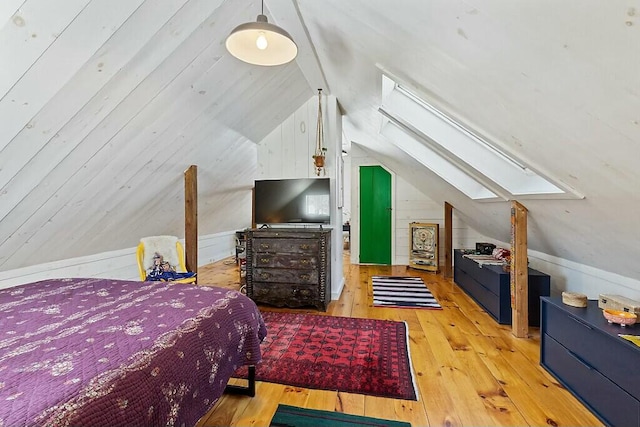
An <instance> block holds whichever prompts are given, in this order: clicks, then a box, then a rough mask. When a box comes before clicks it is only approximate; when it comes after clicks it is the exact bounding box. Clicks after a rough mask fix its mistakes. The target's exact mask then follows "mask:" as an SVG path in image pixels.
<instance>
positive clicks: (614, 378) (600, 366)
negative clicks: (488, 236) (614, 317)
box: [540, 297, 640, 427]
mask: <svg viewBox="0 0 640 427" xmlns="http://www.w3.org/2000/svg"><path fill="white" fill-rule="evenodd" d="M541 318H542V325H541V329H540V364H541V365H542V366H543V367H544V368H545V369H546V370H547V371H549V372H550V373H551V374H552V375H553V376H554V377H555V378H556V379H557V380H558V381H560V383H562V385H564V386H565V387H566V388H567V389H568V390H569V391H570V392H571V393H573V395H574V396H576V397H577V398H578V399H579V400H580V401H581V402H582V403H584V405H585V406H586V407H587V408H589V409H590V410H591V411H592V412H593V413H594V414H595V415H596V416H597V417H598V418H600V420H602V422H604V423H605V424H607V425H611V426H623V427H637V426H640V347H638V346H636V345H635V344H633V343H631V342H629V341H627V340H624V339H622V338H620V337H618V334H620V333H622V334H631V335H640V326H639V325H634V326H630V327H626V328H622V327H621V326H619V325H615V324H609V323H608V322H607V320H606V319H605V318H604V317H603V316H602V310H601V309H599V308H598V302H597V301H596V300H590V301H589V302H588V305H587V307H586V308H577V307H571V306H568V305H565V304H563V303H562V300H561V298H559V297H554V298H542V305H541Z"/></svg>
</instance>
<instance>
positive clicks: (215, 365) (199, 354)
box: [0, 279, 266, 427]
mask: <svg viewBox="0 0 640 427" xmlns="http://www.w3.org/2000/svg"><path fill="white" fill-rule="evenodd" d="M265 335H266V329H265V325H264V321H263V320H262V316H261V315H260V312H259V311H258V309H257V307H256V305H255V304H254V303H253V301H251V300H250V299H249V298H247V297H246V296H244V295H242V294H240V293H239V292H236V291H231V290H227V289H222V288H217V287H207V286H196V285H183V284H170V283H162V282H133V281H120V280H106V279H52V280H44V281H41V282H36V283H30V284H27V285H22V286H17V287H13V288H8V289H3V290H0V427H14V426H38V425H42V426H142V425H144V426H193V425H195V424H196V423H197V421H198V419H199V418H201V417H202V416H203V415H204V414H205V413H206V412H207V411H208V410H209V409H210V408H211V407H212V406H213V405H214V404H215V403H216V401H217V399H218V398H219V397H220V396H221V395H222V393H223V390H224V388H225V386H226V383H227V381H228V379H229V378H230V376H231V374H232V373H233V372H234V371H235V370H236V368H238V367H239V366H241V365H245V364H254V363H257V362H258V361H259V360H260V358H261V354H260V342H261V341H262V339H263V338H264V336H265Z"/></svg>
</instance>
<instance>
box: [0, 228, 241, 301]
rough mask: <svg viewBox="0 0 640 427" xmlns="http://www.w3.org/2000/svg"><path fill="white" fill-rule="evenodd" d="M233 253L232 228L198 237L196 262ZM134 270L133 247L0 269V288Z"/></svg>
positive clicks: (129, 276)
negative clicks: (10, 268) (0, 270)
mask: <svg viewBox="0 0 640 427" xmlns="http://www.w3.org/2000/svg"><path fill="white" fill-rule="evenodd" d="M183 243H184V241H183ZM233 254H235V232H233V231H229V232H224V233H217V234H210V235H208V236H201V237H200V238H199V239H198V265H199V266H200V265H205V264H210V263H212V262H215V261H219V260H221V259H223V258H227V257H229V256H231V255H233ZM138 274H139V273H138V264H137V261H136V248H135V247H133V248H127V249H120V250H117V251H110V252H102V253H99V254H94V255H88V256H84V257H78V258H70V259H65V260H61V261H54V262H49V263H46V264H38V265H32V266H29V267H24V268H19V269H15V270H8V271H2V272H0V289H4V288H9V287H11V286H17V285H21V284H24V283H31V282H37V281H40V280H45V279H59V278H64V277H99V278H105V279H119V280H140V277H139V276H138Z"/></svg>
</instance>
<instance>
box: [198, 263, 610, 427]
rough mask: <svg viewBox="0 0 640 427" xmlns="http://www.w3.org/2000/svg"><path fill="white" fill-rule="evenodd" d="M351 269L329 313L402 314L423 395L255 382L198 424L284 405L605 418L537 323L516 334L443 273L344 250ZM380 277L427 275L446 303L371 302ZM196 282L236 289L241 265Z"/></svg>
mask: <svg viewBox="0 0 640 427" xmlns="http://www.w3.org/2000/svg"><path fill="white" fill-rule="evenodd" d="M345 255H347V254H345ZM344 271H345V280H346V285H345V288H344V290H343V292H342V295H341V296H340V299H339V300H338V301H332V302H331V304H330V305H329V308H328V310H327V312H326V313H325V314H328V315H334V316H350V317H364V318H371V319H388V320H396V321H405V322H406V323H407V325H408V328H409V339H410V348H411V360H412V363H413V369H414V374H415V377H416V383H417V387H418V394H419V401H417V402H416V401H407V400H398V399H386V398H380V397H373V396H364V395H358V394H349V393H339V392H334V391H323V390H311V389H303V388H297V387H290V386H285V385H280V384H273V383H266V382H258V383H257V386H256V396H255V397H253V398H250V397H243V396H232V395H223V397H222V398H221V399H220V400H219V401H218V403H217V404H216V406H215V407H214V408H213V409H212V410H211V411H210V412H209V413H208V414H207V415H206V416H205V417H203V418H202V419H201V420H200V422H199V424H198V427H210V426H268V425H269V421H270V420H271V417H272V416H273V414H274V412H275V410H276V407H277V406H278V404H279V403H283V404H288V405H294V406H300V407H304V408H311V409H322V410H330V411H340V412H345V413H348V414H355V415H365V416H370V417H377V418H386V419H393V420H400V421H407V422H410V423H411V424H412V425H413V426H526V425H531V426H546V425H550V426H601V425H602V423H601V422H600V421H598V419H597V418H595V416H593V415H592V414H591V413H590V412H589V411H588V410H587V409H585V407H584V406H583V405H582V404H581V403H579V402H578V401H577V400H576V399H575V398H574V397H573V396H572V395H571V394H570V393H569V392H567V391H566V390H565V389H564V388H563V387H562V386H561V385H560V384H559V383H558V382H557V381H556V380H555V379H553V378H552V377H551V376H550V375H549V374H548V373H547V372H546V371H545V370H544V369H543V368H542V367H541V366H540V365H539V359H540V356H539V351H540V347H539V346H540V336H539V331H538V329H537V328H532V329H530V337H529V338H528V339H519V338H515V337H514V336H513V335H512V334H511V329H510V327H507V326H501V325H498V324H497V323H496V322H495V321H494V320H493V319H492V318H491V317H490V316H489V315H488V314H486V313H485V312H484V311H483V310H482V309H481V308H480V307H479V306H478V305H477V304H476V303H475V302H473V301H472V300H471V299H470V298H469V297H467V295H466V294H465V293H464V292H462V291H461V290H460V289H459V288H458V287H457V286H456V285H455V284H454V283H453V281H452V280H446V279H444V278H443V276H442V275H441V274H438V275H436V274H434V273H428V272H423V271H420V270H414V269H407V268H406V267H405V266H372V265H352V264H349V263H348V259H347V258H346V257H345V270H344ZM377 274H380V275H406V276H409V275H411V276H420V277H422V279H423V280H424V282H425V283H426V284H427V286H428V287H429V289H430V290H431V292H432V293H433V294H434V296H435V297H436V298H437V299H438V301H439V302H440V304H441V305H442V306H443V309H442V310H429V309H394V308H377V307H375V308H374V307H372V305H371V301H372V290H371V284H370V277H371V276H373V275H377ZM198 282H199V283H201V284H204V283H213V284H217V285H219V286H224V287H230V288H236V289H237V288H239V283H238V282H239V279H238V269H237V267H236V265H235V262H233V260H226V261H221V262H218V263H214V264H211V265H208V266H205V267H201V268H200V269H199V272H198ZM261 309H263V310H274V309H273V308H269V307H266V306H265V307H262V306H261ZM296 311H301V312H304V311H308V312H311V313H316V314H317V313H318V312H317V311H315V310H296ZM232 381H234V380H232Z"/></svg>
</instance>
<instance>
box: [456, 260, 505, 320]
mask: <svg viewBox="0 0 640 427" xmlns="http://www.w3.org/2000/svg"><path fill="white" fill-rule="evenodd" d="M456 283H457V284H458V286H460V287H461V288H462V289H463V290H464V291H465V292H466V293H467V294H469V296H471V297H472V298H473V299H474V300H476V301H477V302H478V303H479V304H480V305H481V306H482V308H484V309H485V310H486V311H487V312H488V313H489V314H490V315H491V316H492V317H493V318H495V319H496V320H497V321H498V322H500V323H502V321H503V319H500V297H499V296H498V295H496V294H494V293H493V292H491V291H489V290H488V289H487V288H485V287H484V286H483V285H482V284H480V283H479V282H478V281H477V280H476V279H475V278H474V277H472V276H470V275H469V274H467V273H466V272H465V271H462V270H458V269H456ZM509 320H511V317H509Z"/></svg>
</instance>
